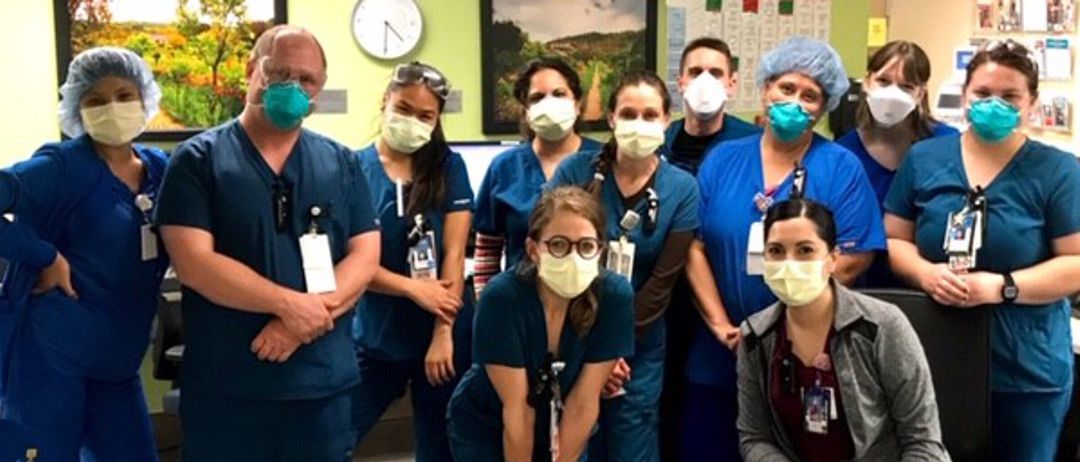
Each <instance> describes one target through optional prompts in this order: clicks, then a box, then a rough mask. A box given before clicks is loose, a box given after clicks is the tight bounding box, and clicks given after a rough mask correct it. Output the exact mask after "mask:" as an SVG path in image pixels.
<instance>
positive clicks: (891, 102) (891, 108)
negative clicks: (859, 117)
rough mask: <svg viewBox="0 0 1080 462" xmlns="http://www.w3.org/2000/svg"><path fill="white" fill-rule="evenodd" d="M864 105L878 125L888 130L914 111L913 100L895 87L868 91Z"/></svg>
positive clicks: (890, 86)
mask: <svg viewBox="0 0 1080 462" xmlns="http://www.w3.org/2000/svg"><path fill="white" fill-rule="evenodd" d="M866 104H867V105H868V106H870V114H871V115H872V116H874V120H876V121H877V123H878V125H880V126H882V127H885V128H889V127H892V126H894V125H896V124H898V123H900V122H901V121H903V120H904V119H906V118H907V116H908V114H911V111H914V110H915V105H916V103H915V99H914V98H912V97H911V95H909V94H908V93H907V92H906V91H904V90H901V89H900V87H898V86H896V85H889V86H887V87H880V88H875V89H873V90H870V91H869V92H868V93H867V94H866Z"/></svg>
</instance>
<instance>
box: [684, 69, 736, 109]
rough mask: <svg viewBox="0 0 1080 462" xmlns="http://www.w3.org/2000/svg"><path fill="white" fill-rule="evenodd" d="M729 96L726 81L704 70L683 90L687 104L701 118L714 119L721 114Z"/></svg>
mask: <svg viewBox="0 0 1080 462" xmlns="http://www.w3.org/2000/svg"><path fill="white" fill-rule="evenodd" d="M727 97H728V95H727V90H725V89H724V83H723V82H721V81H719V80H717V79H716V77H713V76H712V74H710V73H708V72H702V73H701V75H698V76H697V77H695V78H694V80H691V81H690V84H689V85H687V86H686V90H685V91H684V92H683V100H684V101H686V105H687V106H688V107H689V108H690V111H692V112H693V113H694V116H696V117H697V118H698V119H701V120H712V119H714V118H715V117H716V116H718V115H720V112H721V111H722V110H723V109H724V103H726V102H727Z"/></svg>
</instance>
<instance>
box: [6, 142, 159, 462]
mask: <svg viewBox="0 0 1080 462" xmlns="http://www.w3.org/2000/svg"><path fill="white" fill-rule="evenodd" d="M133 149H134V153H135V154H136V155H137V156H138V157H139V159H140V160H141V161H142V163H143V167H144V169H145V170H144V171H145V175H144V177H143V180H142V182H141V183H140V185H139V189H138V193H133V192H132V191H131V190H130V189H128V186H127V185H125V184H124V183H123V182H122V181H120V179H119V178H117V177H116V176H115V175H113V174H112V172H111V171H110V170H109V167H108V165H107V164H106V163H105V162H104V161H103V160H102V159H101V158H100V157H99V156H98V154H97V152H96V150H95V148H94V145H93V143H92V140H91V139H90V138H89V137H88V136H86V135H83V136H80V137H78V138H75V139H72V140H67V141H64V142H62V143H54V144H47V145H45V146H43V147H42V148H41V149H39V150H38V151H37V152H36V153H35V154H34V156H33V157H31V158H30V159H29V160H27V161H23V162H20V163H18V164H15V165H14V166H12V167H10V168H8V169H5V170H3V171H2V172H0V209H2V210H4V211H5V212H9V213H13V214H14V215H15V222H14V223H11V222H8V221H6V220H3V221H2V222H0V257H3V258H4V259H5V260H8V261H9V262H11V267H10V268H9V269H8V272H7V274H6V276H5V280H4V287H3V295H2V297H0V325H2V327H0V331H3V332H2V333H0V366H2V367H0V385H2V386H0V389H2V390H0V391H2V398H3V402H2V405H0V409H3V412H4V414H5V415H4V416H2V417H3V418H5V419H11V420H14V421H15V422H17V423H19V424H21V426H23V427H24V428H25V429H26V432H27V433H28V434H29V437H30V439H32V440H34V441H36V442H38V443H39V446H38V447H39V449H41V452H40V454H41V455H42V457H43V458H44V457H46V456H45V455H46V454H48V460H57V461H77V460H79V452H80V450H83V451H85V452H86V454H88V455H92V456H93V457H96V458H98V459H99V460H118V461H145V460H156V459H157V453H156V450H155V447H154V439H153V434H152V431H151V426H150V420H149V413H148V410H147V406H146V398H145V396H144V395H143V390H142V384H141V382H140V379H139V375H138V372H139V365H140V364H141V362H142V359H143V356H144V354H145V353H146V347H147V345H148V343H149V340H150V323H151V321H152V320H153V318H154V315H155V313H156V312H157V294H158V288H159V287H160V284H161V278H162V276H163V275H164V274H165V269H166V268H167V267H168V259H167V258H166V257H165V253H164V250H163V249H161V248H160V247H159V248H158V256H157V257H156V258H150V259H147V260H144V259H143V258H142V245H141V232H140V228H141V227H142V226H143V225H146V224H149V223H150V221H149V219H150V216H149V215H147V214H144V213H143V212H142V211H141V210H140V209H139V208H138V207H137V206H136V204H135V198H136V194H145V195H147V196H148V197H149V198H150V199H151V200H152V201H154V202H156V199H157V196H158V187H159V185H160V184H161V181H162V177H163V175H164V172H165V164H166V162H167V161H166V158H165V154H164V153H163V152H161V151H160V150H158V149H155V148H150V147H144V146H134V147H133ZM58 252H59V253H60V254H61V255H63V256H64V257H65V258H67V260H68V262H69V263H70V265H71V281H72V285H73V286H74V288H75V291H76V292H77V293H78V299H77V300H76V299H72V298H69V297H68V296H67V295H65V294H64V293H63V292H62V291H61V290H60V289H53V290H50V291H49V292H46V293H44V294H42V295H37V296H33V295H31V294H30V291H31V288H32V286H33V285H34V283H35V282H36V280H37V277H38V274H39V273H40V272H41V270H42V269H44V268H45V267H47V266H49V265H50V264H52V262H53V261H54V260H55V258H56V254H57V253H58Z"/></svg>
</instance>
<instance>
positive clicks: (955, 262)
mask: <svg viewBox="0 0 1080 462" xmlns="http://www.w3.org/2000/svg"><path fill="white" fill-rule="evenodd" d="M985 233H986V195H985V192H984V191H983V189H982V187H981V186H978V187H976V188H975V190H974V191H971V192H969V193H968V195H967V200H966V202H965V203H964V207H963V208H961V209H960V210H957V211H955V212H952V213H949V215H948V218H947V221H946V223H945V239H944V244H943V245H944V249H945V254H946V255H948V257H949V269H950V270H951V271H954V272H957V273H966V272H967V271H969V270H971V269H974V268H975V265H976V263H977V259H978V254H979V249H981V248H982V244H983V237H984V234H985Z"/></svg>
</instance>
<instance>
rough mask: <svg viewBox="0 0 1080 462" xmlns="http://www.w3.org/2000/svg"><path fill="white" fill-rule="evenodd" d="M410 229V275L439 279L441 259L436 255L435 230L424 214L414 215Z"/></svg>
mask: <svg viewBox="0 0 1080 462" xmlns="http://www.w3.org/2000/svg"><path fill="white" fill-rule="evenodd" d="M413 223H414V225H413V228H412V230H410V231H409V236H408V239H409V256H408V263H409V275H410V276H411V277H412V278H413V279H438V277H439V259H438V256H437V255H436V247H435V231H434V230H432V229H431V227H430V226H428V225H427V222H426V221H425V220H424V216H423V215H422V214H419V213H418V214H416V216H414V217H413Z"/></svg>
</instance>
